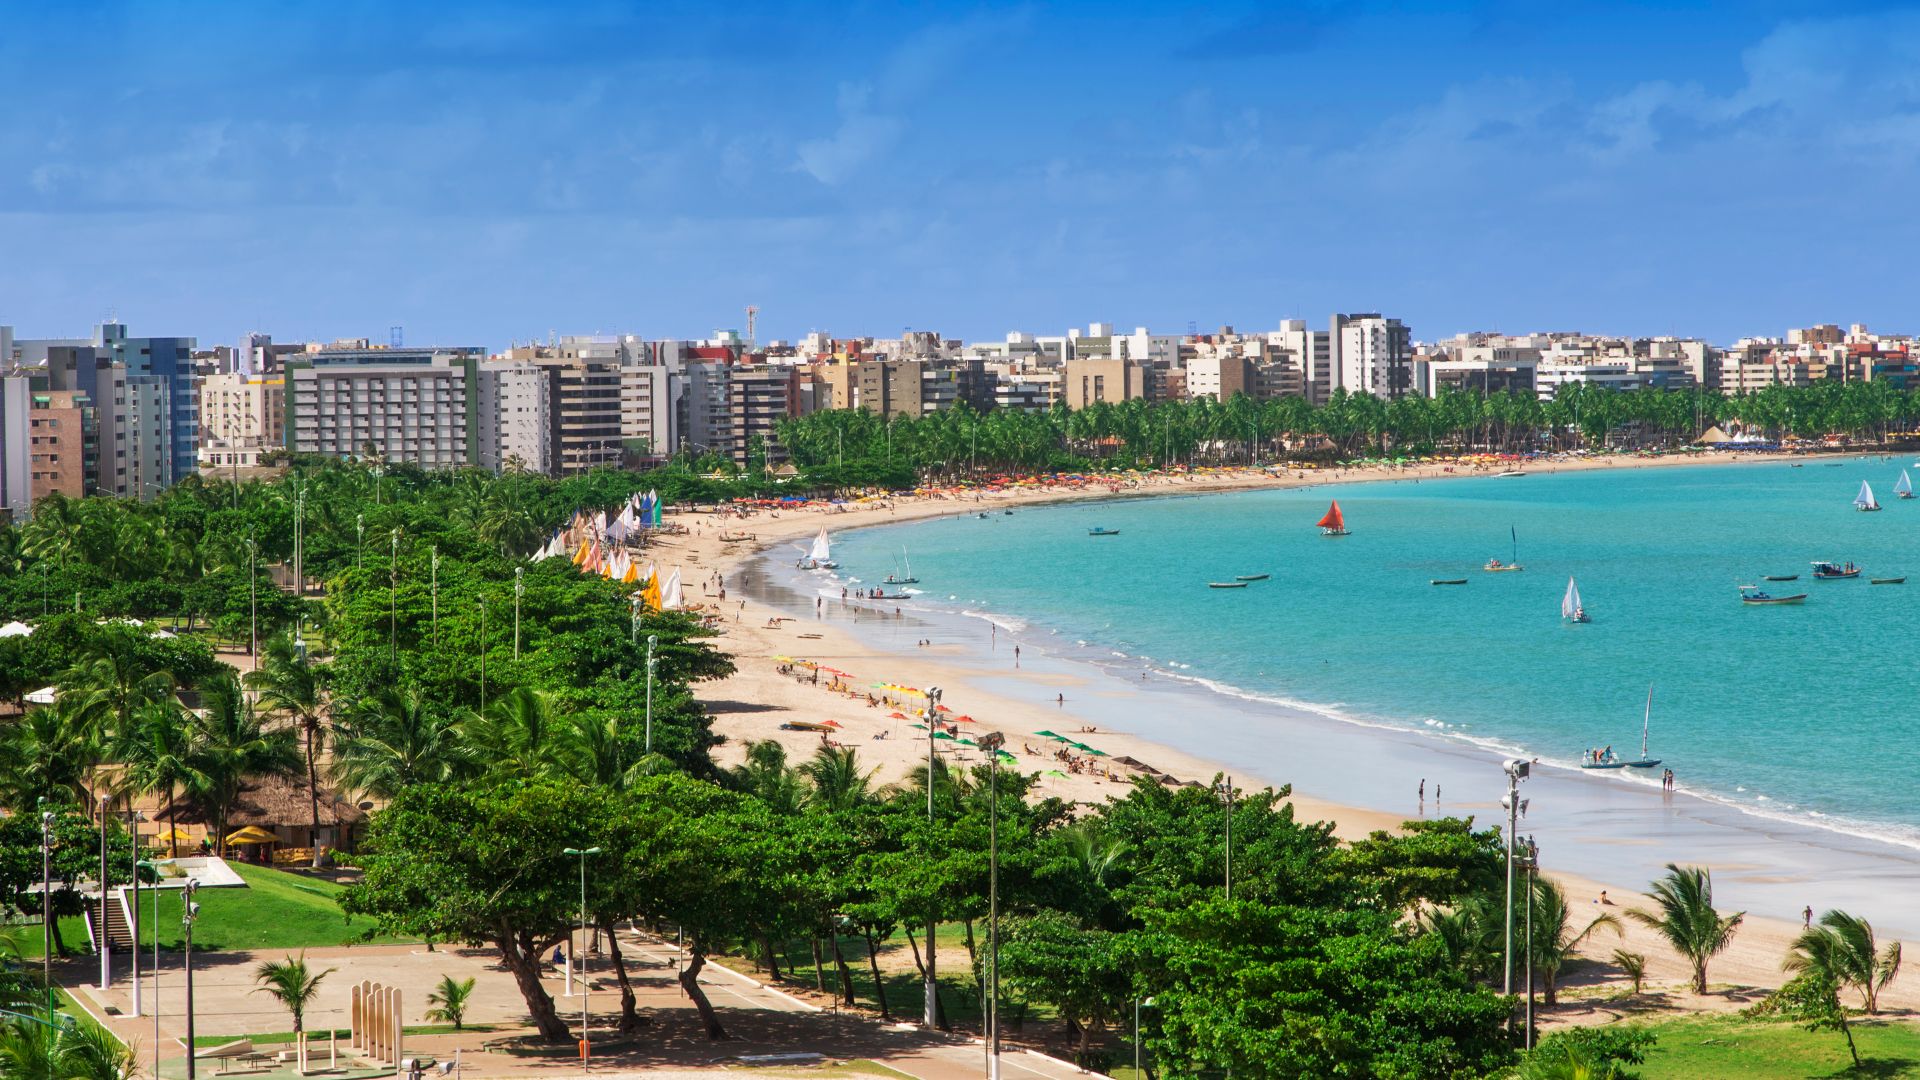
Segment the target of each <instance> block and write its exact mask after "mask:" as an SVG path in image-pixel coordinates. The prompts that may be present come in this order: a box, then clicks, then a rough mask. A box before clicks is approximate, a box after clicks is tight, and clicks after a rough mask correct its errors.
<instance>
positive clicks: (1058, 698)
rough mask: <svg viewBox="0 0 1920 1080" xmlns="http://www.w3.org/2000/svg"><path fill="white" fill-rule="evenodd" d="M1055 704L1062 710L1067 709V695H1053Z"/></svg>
mask: <svg viewBox="0 0 1920 1080" xmlns="http://www.w3.org/2000/svg"><path fill="white" fill-rule="evenodd" d="M1053 703H1054V704H1055V705H1058V706H1060V707H1061V708H1063V709H1064V708H1066V707H1067V695H1065V694H1055V695H1053Z"/></svg>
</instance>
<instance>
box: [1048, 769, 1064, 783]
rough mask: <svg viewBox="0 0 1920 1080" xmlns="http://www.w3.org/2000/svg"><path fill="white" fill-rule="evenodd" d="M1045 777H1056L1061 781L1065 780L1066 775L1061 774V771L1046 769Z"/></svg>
mask: <svg viewBox="0 0 1920 1080" xmlns="http://www.w3.org/2000/svg"><path fill="white" fill-rule="evenodd" d="M1046 775H1048V776H1057V777H1059V778H1060V779H1062V780H1065V779H1066V778H1067V774H1066V773H1063V772H1061V771H1060V770H1059V769H1048V770H1047V772H1046Z"/></svg>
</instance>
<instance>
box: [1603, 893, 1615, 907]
mask: <svg viewBox="0 0 1920 1080" xmlns="http://www.w3.org/2000/svg"><path fill="white" fill-rule="evenodd" d="M1600 906H1601V907H1612V906H1613V901H1611V900H1609V899H1607V890H1605V889H1601V890H1600Z"/></svg>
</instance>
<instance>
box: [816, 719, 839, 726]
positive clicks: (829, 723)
mask: <svg viewBox="0 0 1920 1080" xmlns="http://www.w3.org/2000/svg"><path fill="white" fill-rule="evenodd" d="M820 722H821V723H822V724H825V725H826V726H828V727H844V726H845V725H844V724H842V723H840V721H838V720H822V721H820Z"/></svg>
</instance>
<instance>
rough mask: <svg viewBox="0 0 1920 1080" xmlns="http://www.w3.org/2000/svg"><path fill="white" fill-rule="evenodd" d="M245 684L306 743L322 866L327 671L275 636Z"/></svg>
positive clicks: (312, 836)
mask: <svg viewBox="0 0 1920 1080" xmlns="http://www.w3.org/2000/svg"><path fill="white" fill-rule="evenodd" d="M243 682H244V683H245V684H246V686H247V688H248V689H250V690H252V691H254V692H255V693H256V694H258V695H259V701H260V706H261V708H263V709H265V710H267V711H268V712H269V713H276V714H278V715H281V716H284V717H286V718H287V719H288V720H290V721H292V722H293V724H294V726H295V728H296V729H297V730H298V731H299V732H300V734H301V736H302V737H303V740H304V742H305V743H306V747H305V749H306V758H307V810H308V815H309V818H310V822H309V832H308V837H307V839H308V843H309V845H310V846H311V847H312V848H313V859H314V865H316V866H318V865H319V864H320V770H319V765H318V760H319V754H320V751H321V748H322V747H323V746H324V745H325V730H326V729H325V719H326V708H327V693H326V668H325V666H324V665H318V664H314V663H312V662H310V661H309V660H308V659H307V656H306V652H305V650H304V649H301V648H299V647H297V646H296V645H295V644H294V640H293V638H292V637H291V636H289V635H286V634H279V635H275V636H274V637H272V638H269V639H268V640H267V650H266V654H265V655H264V656H263V657H261V662H260V666H259V667H258V668H256V669H254V670H253V671H249V672H248V673H247V674H246V676H245V678H244V679H243Z"/></svg>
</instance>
